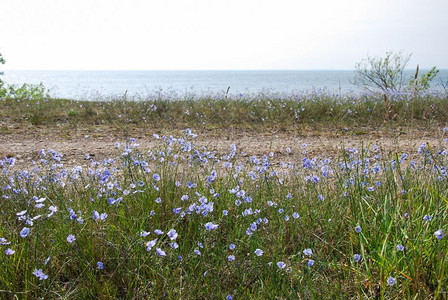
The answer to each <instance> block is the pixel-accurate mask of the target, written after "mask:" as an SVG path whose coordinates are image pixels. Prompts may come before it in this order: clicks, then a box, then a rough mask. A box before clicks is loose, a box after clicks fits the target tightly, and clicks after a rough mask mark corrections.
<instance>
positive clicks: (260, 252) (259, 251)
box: [254, 249, 263, 256]
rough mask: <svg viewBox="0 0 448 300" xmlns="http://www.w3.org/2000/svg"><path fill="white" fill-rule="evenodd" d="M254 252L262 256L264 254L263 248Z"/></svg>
mask: <svg viewBox="0 0 448 300" xmlns="http://www.w3.org/2000/svg"><path fill="white" fill-rule="evenodd" d="M254 253H255V255H256V256H262V255H263V250H261V249H256V250H255V252H254Z"/></svg>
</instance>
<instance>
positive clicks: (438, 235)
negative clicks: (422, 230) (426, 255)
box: [434, 229, 445, 240]
mask: <svg viewBox="0 0 448 300" xmlns="http://www.w3.org/2000/svg"><path fill="white" fill-rule="evenodd" d="M434 235H435V236H436V238H437V239H438V240H441V239H443V238H444V237H445V234H444V233H443V231H442V229H439V230H437V231H436V232H434Z"/></svg>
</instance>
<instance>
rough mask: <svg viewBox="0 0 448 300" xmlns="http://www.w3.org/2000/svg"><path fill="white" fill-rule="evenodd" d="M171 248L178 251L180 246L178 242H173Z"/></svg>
mask: <svg viewBox="0 0 448 300" xmlns="http://www.w3.org/2000/svg"><path fill="white" fill-rule="evenodd" d="M170 247H171V248H173V249H177V248H179V244H178V243H176V242H172V243H170Z"/></svg>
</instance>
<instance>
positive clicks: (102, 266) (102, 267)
mask: <svg viewBox="0 0 448 300" xmlns="http://www.w3.org/2000/svg"><path fill="white" fill-rule="evenodd" d="M96 265H97V268H98V269H99V270H102V269H104V265H103V263H102V262H100V261H99V262H97V263H96Z"/></svg>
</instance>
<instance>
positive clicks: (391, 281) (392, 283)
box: [387, 276, 397, 286]
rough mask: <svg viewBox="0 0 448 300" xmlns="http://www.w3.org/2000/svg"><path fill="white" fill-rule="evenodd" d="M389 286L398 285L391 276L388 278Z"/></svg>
mask: <svg viewBox="0 0 448 300" xmlns="http://www.w3.org/2000/svg"><path fill="white" fill-rule="evenodd" d="M387 284H388V285H390V286H393V285H395V284H397V280H396V279H395V278H394V277H392V276H389V278H387Z"/></svg>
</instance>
